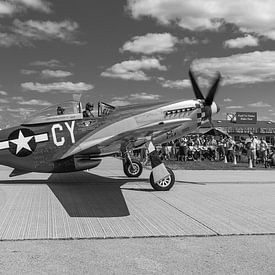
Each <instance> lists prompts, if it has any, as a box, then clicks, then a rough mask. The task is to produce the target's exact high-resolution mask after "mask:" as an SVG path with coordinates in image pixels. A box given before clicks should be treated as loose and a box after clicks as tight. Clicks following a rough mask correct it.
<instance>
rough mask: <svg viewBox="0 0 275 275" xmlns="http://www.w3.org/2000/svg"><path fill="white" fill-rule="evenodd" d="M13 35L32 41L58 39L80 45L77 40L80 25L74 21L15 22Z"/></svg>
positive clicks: (17, 20)
mask: <svg viewBox="0 0 275 275" xmlns="http://www.w3.org/2000/svg"><path fill="white" fill-rule="evenodd" d="M13 25H14V28H13V33H15V34H17V35H19V37H20V36H21V37H22V38H24V39H30V40H52V39H58V40H61V41H64V42H69V43H78V42H77V41H76V40H75V36H76V31H77V30H78V24H77V23H76V22H74V21H70V20H64V21H61V22H54V21H36V20H28V21H25V22H23V21H20V20H19V19H15V20H14V21H13Z"/></svg>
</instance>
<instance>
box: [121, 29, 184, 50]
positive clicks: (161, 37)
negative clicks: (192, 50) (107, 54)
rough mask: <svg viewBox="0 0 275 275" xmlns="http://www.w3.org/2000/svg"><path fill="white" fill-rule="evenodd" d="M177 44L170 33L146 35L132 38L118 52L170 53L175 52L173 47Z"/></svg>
mask: <svg viewBox="0 0 275 275" xmlns="http://www.w3.org/2000/svg"><path fill="white" fill-rule="evenodd" d="M178 42H179V41H178V39H177V37H175V36H173V35H171V34H170V33H147V34H146V35H143V36H135V37H133V38H132V39H131V41H127V42H126V43H125V44H124V45H123V46H122V48H121V49H120V50H121V51H122V52H124V51H129V52H134V53H143V54H153V53H171V52H173V51H175V45H176V44H177V43H178Z"/></svg>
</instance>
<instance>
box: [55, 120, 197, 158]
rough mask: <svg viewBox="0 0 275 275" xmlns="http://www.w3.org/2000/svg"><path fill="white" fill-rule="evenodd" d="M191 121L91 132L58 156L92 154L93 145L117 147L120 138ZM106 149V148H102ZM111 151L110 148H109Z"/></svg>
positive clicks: (124, 138) (160, 122)
mask: <svg viewBox="0 0 275 275" xmlns="http://www.w3.org/2000/svg"><path fill="white" fill-rule="evenodd" d="M190 121H192V119H191V118H179V119H171V120H163V121H158V122H154V123H149V124H146V125H143V126H142V127H138V128H135V129H132V130H128V131H127V130H126V131H122V132H120V133H118V134H115V135H109V136H108V135H105V136H104V137H96V138H93V134H91V135H90V134H89V135H87V136H86V137H84V138H83V139H81V140H80V141H79V142H77V143H75V144H74V145H73V146H72V147H71V148H70V149H69V150H68V151H67V152H66V153H65V154H63V155H62V156H61V157H60V158H61V159H64V158H67V157H69V156H72V155H75V154H92V152H93V150H92V148H93V147H97V148H100V149H102V148H105V149H106V147H116V148H118V146H117V145H118V143H119V144H120V143H121V141H122V140H136V139H141V138H145V137H148V136H151V135H153V133H155V132H158V133H160V132H166V131H170V130H172V129H174V128H176V127H178V126H180V125H182V124H183V123H186V122H190ZM115 145H116V146H115ZM104 151H106V150H104ZM110 151H111V150H110Z"/></svg>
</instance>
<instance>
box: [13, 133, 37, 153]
mask: <svg viewBox="0 0 275 275" xmlns="http://www.w3.org/2000/svg"><path fill="white" fill-rule="evenodd" d="M32 138H33V136H29V137H25V136H24V135H23V134H22V132H21V130H20V131H19V134H18V138H17V139H13V140H11V142H12V143H14V144H16V145H17V147H16V155H17V154H18V153H19V152H20V151H21V150H22V149H23V148H24V149H26V150H28V151H31V152H32V149H31V148H30V146H29V141H30V140H31V139H32Z"/></svg>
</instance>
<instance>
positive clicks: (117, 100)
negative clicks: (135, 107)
mask: <svg viewBox="0 0 275 275" xmlns="http://www.w3.org/2000/svg"><path fill="white" fill-rule="evenodd" d="M160 97H161V96H160V95H158V94H148V93H145V92H141V93H135V94H130V95H127V96H123V97H114V98H113V101H112V102H111V103H110V104H111V105H114V106H126V105H130V104H133V103H135V102H138V101H148V100H149V101H150V100H159V99H160Z"/></svg>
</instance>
